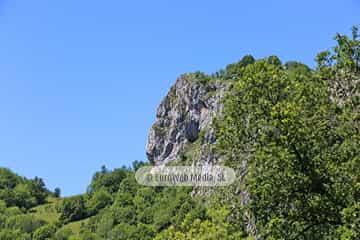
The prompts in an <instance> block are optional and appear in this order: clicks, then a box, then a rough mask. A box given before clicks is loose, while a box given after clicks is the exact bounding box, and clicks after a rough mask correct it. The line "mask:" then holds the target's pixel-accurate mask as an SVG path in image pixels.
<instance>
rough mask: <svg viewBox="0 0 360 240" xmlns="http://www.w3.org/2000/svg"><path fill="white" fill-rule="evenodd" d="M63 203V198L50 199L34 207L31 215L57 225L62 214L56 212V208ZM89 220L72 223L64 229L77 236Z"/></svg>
mask: <svg viewBox="0 0 360 240" xmlns="http://www.w3.org/2000/svg"><path fill="white" fill-rule="evenodd" d="M62 201H63V198H48V199H47V203H46V204H43V205H40V206H37V207H34V208H33V209H31V211H30V213H29V214H31V215H32V216H34V217H35V218H36V219H39V220H43V221H45V222H48V223H56V222H57V221H59V218H60V214H59V213H58V212H57V211H56V206H57V205H58V204H60V203H61V202H62ZM88 220H89V219H84V220H80V221H76V222H70V223H68V224H66V225H64V226H63V227H62V229H69V230H71V232H73V233H74V234H75V235H77V234H79V232H80V227H81V225H82V224H83V223H86V222H87V221H88Z"/></svg>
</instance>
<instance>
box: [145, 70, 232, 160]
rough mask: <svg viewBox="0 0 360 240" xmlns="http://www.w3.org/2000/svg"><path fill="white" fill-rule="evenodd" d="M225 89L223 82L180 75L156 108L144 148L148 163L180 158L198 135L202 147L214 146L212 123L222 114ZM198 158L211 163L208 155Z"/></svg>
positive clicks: (193, 75)
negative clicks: (201, 137)
mask: <svg viewBox="0 0 360 240" xmlns="http://www.w3.org/2000/svg"><path fill="white" fill-rule="evenodd" d="M199 78H200V79H199ZM227 87H228V84H227V83H224V82H223V81H222V82H221V81H216V80H211V81H206V80H204V79H201V77H199V76H197V75H196V74H184V75H181V76H180V77H179V78H178V79H177V81H176V83H175V84H174V85H173V86H172V87H171V89H170V91H169V93H168V94H167V96H166V97H165V98H164V100H163V101H162V102H161V104H160V106H159V107H158V109H157V114H156V121H155V123H154V125H153V126H152V128H151V129H150V133H149V137H148V143H147V147H146V153H147V157H148V159H149V161H150V162H152V163H153V164H155V165H161V164H165V163H168V162H171V161H174V160H177V159H179V157H180V155H181V154H182V153H183V152H184V150H185V148H186V146H187V145H189V144H191V143H194V142H195V141H197V140H198V139H199V137H200V135H201V134H203V139H204V140H203V144H204V145H205V144H211V143H213V142H214V141H215V137H214V134H213V131H212V129H211V123H212V120H213V118H214V116H215V115H216V114H218V113H219V112H220V111H221V108H222V101H221V99H222V98H223V96H224V94H225V92H226V90H227ZM200 158H202V159H203V160H205V161H210V160H209V158H211V156H210V154H208V156H207V155H206V154H201V156H200ZM197 160H199V159H197Z"/></svg>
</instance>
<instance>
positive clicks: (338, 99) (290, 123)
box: [218, 28, 360, 239]
mask: <svg viewBox="0 0 360 240" xmlns="http://www.w3.org/2000/svg"><path fill="white" fill-rule="evenodd" d="M336 40H337V43H338V45H337V46H336V47H335V48H334V51H333V52H323V53H320V54H319V55H318V57H317V60H318V69H317V70H316V71H310V70H309V69H308V68H307V67H306V66H304V65H302V64H297V63H288V64H285V67H284V66H282V65H280V64H279V62H278V61H273V60H272V61H269V59H264V60H259V61H256V62H255V63H253V64H251V65H248V66H246V67H244V68H243V69H242V70H241V78H239V79H238V81H236V82H235V83H234V84H233V86H232V90H231V94H229V95H228V97H227V99H226V102H225V109H224V113H225V114H224V117H223V119H221V120H222V121H220V122H219V123H218V133H219V134H218V135H219V148H220V149H221V150H223V152H224V153H225V154H226V155H227V161H228V164H230V165H231V166H233V167H235V168H239V167H240V166H242V165H241V163H244V162H245V163H246V171H247V173H246V176H245V179H244V180H243V181H242V182H241V183H239V184H241V185H242V186H243V191H246V192H247V193H248V194H249V195H250V199H249V201H248V204H247V205H246V206H245V207H244V208H245V210H246V211H247V212H248V214H250V215H251V218H249V221H250V222H251V223H252V224H254V225H255V226H256V228H257V229H256V231H257V234H258V235H259V236H261V237H262V238H264V239H340V238H342V239H359V236H360V235H359V212H358V210H359V201H360V188H359V187H360V181H359V180H360V168H359V167H360V135H359V133H360V131H359V129H360V128H359V101H358V100H359V99H358V98H359V54H360V42H359V40H358V34H357V29H356V28H354V29H353V37H352V39H349V38H348V37H346V36H342V35H339V34H338V35H337V36H336ZM239 170H240V171H241V169H239Z"/></svg>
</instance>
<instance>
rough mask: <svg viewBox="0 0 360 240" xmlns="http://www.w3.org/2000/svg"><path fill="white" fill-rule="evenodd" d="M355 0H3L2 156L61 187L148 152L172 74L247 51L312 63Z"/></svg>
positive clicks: (74, 189)
mask: <svg viewBox="0 0 360 240" xmlns="http://www.w3.org/2000/svg"><path fill="white" fill-rule="evenodd" d="M359 13H360V2H359V1H358V0H341V1H340V0H337V1H334V0H302V1H289V0H278V1H271V0H266V1H265V0H263V1H259V0H252V1H238V0H231V1H230V0H222V1H209V0H207V1H205V0H196V1H195V0H182V1H171V0H168V1H156V0H153V1H148V0H146V1H145V0H143V1H139V0H132V1H115V0H113V1H110V0H109V1H85V0H77V1H74V0H61V1H45V0H44V1H37V0H34V1H28V0H26V1H25V0H22V1H20V0H11V1H10V0H0V166H3V167H4V166H5V167H9V168H11V169H12V170H14V171H15V172H17V173H19V174H21V175H23V176H26V177H29V178H32V177H34V176H40V177H42V178H44V180H45V181H46V183H47V185H48V186H49V188H51V189H53V188H54V187H57V186H59V187H61V189H62V191H63V193H64V194H65V195H70V194H76V193H81V192H84V191H85V189H86V186H87V185H88V183H89V182H90V179H91V176H92V174H93V173H94V172H95V171H96V170H98V169H99V168H100V166H101V165H103V164H105V165H106V166H108V168H115V167H121V166H122V165H124V164H125V165H129V164H130V163H131V162H132V161H133V160H136V159H137V160H145V144H146V140H147V134H148V129H149V128H150V126H151V124H152V122H153V121H154V118H155V110H156V107H157V105H158V104H159V102H160V101H161V99H162V98H163V97H164V96H165V94H166V92H167V91H168V89H169V88H170V86H171V84H172V83H173V82H174V81H175V79H176V77H177V76H178V75H179V74H181V73H184V72H190V71H196V70H202V71H205V72H214V71H216V70H218V69H220V68H223V67H224V66H225V65H226V64H228V63H231V62H235V61H237V60H238V59H239V58H241V56H243V55H244V54H247V53H251V54H253V55H254V56H255V57H257V58H260V57H264V56H267V55H271V54H276V55H278V56H280V57H281V58H282V60H283V61H287V60H299V61H303V62H305V63H308V64H310V65H313V58H314V56H315V54H316V53H317V52H318V51H320V50H323V49H326V48H329V47H331V46H332V45H333V40H332V38H333V36H334V34H335V33H336V32H337V31H339V32H343V33H349V32H350V31H349V29H350V27H351V26H352V25H354V24H359V23H360V14H359Z"/></svg>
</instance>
